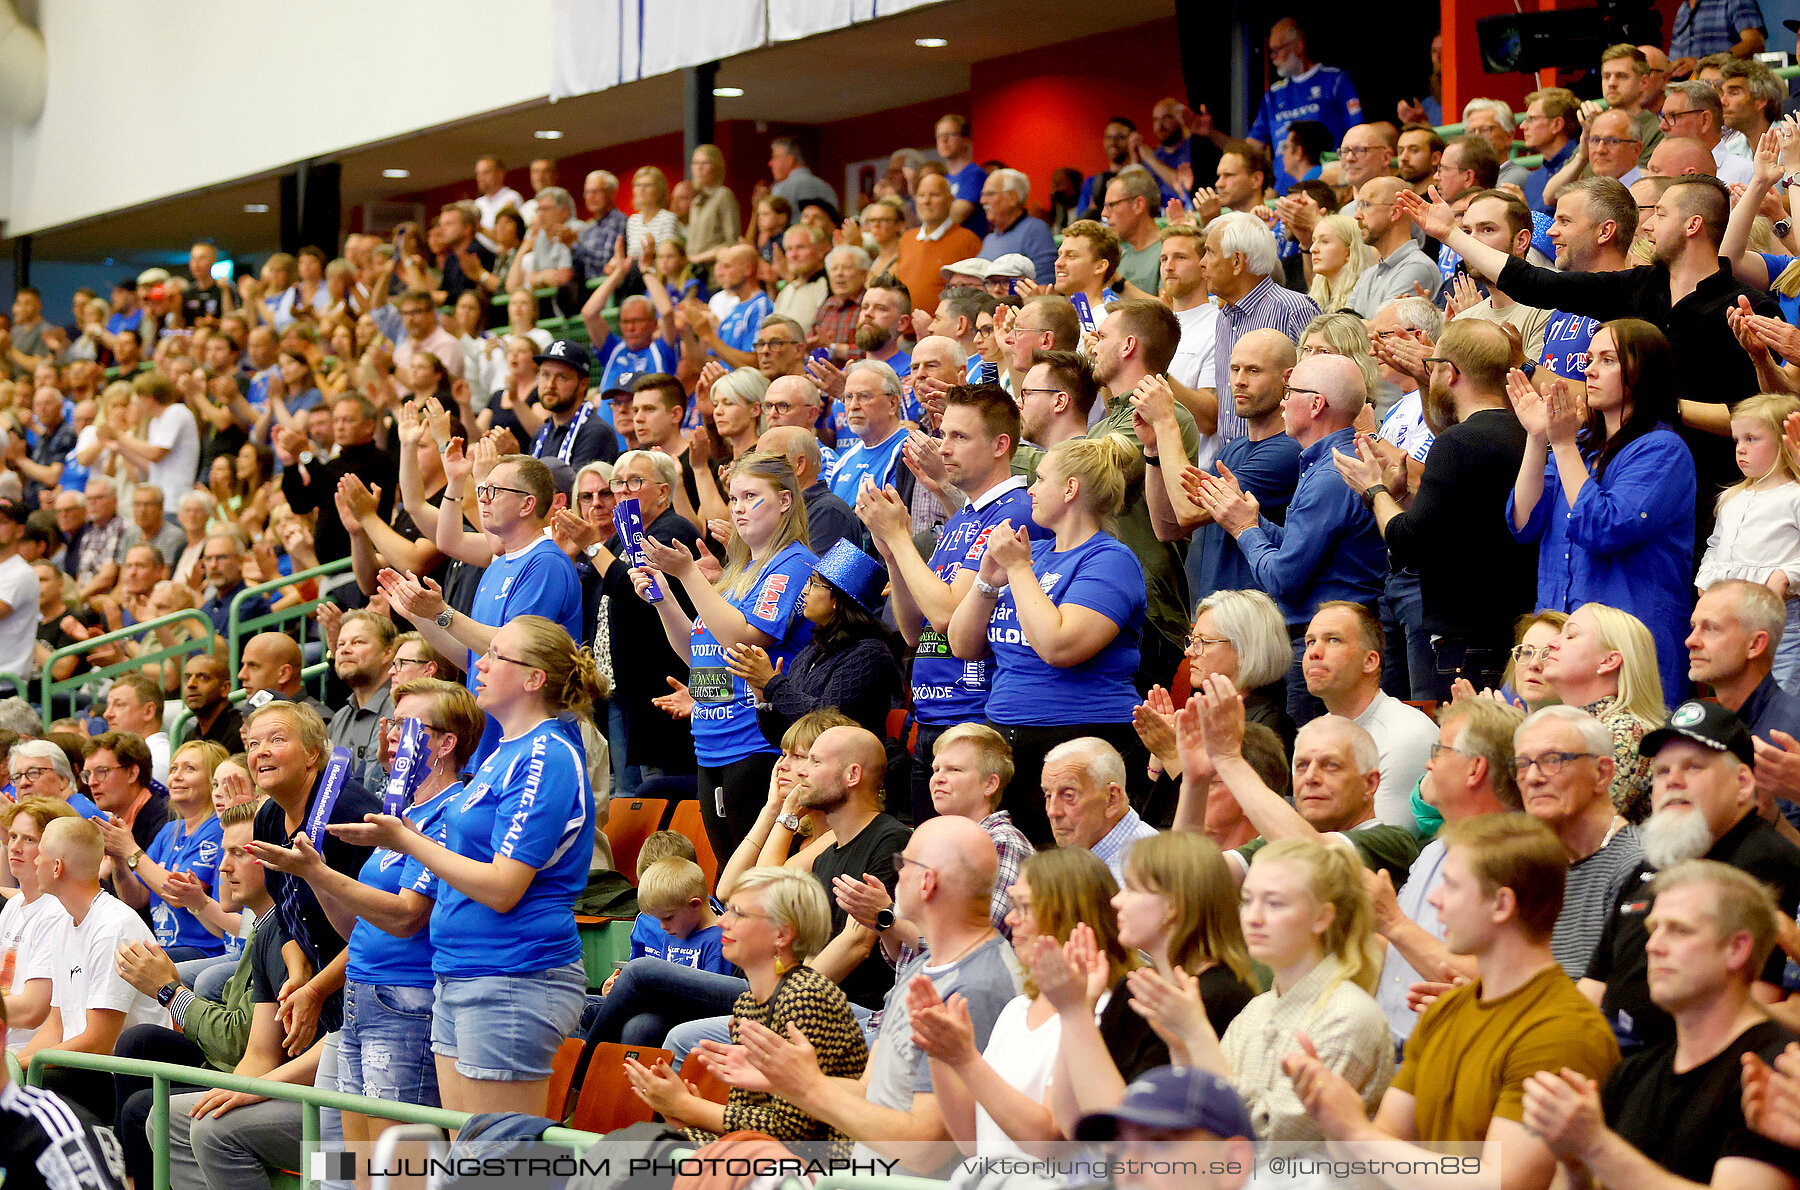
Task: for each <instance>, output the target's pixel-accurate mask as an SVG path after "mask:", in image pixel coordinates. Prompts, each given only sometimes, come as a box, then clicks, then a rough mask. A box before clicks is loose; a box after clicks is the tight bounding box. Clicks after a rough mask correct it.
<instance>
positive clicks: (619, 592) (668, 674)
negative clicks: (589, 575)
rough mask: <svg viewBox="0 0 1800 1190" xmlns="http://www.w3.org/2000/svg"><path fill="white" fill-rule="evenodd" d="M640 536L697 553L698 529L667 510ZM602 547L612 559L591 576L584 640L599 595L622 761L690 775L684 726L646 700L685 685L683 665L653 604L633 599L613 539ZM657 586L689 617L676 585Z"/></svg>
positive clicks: (690, 747) (690, 746)
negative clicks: (648, 761) (620, 717)
mask: <svg viewBox="0 0 1800 1190" xmlns="http://www.w3.org/2000/svg"><path fill="white" fill-rule="evenodd" d="M644 536H646V537H653V538H655V539H656V540H657V541H660V542H662V543H663V544H664V545H673V544H675V543H677V542H679V543H680V544H681V546H682V548H683V549H685V550H687V551H688V552H689V553H698V552H699V551H698V550H697V549H695V546H696V544H697V543H698V542H699V540H700V531H699V530H698V529H696V528H694V526H693V524H692V523H691V522H690V521H689V520H688V519H687V518H686V517H684V516H682V515H681V514H680V513H678V512H676V511H675V510H674V509H672V508H671V509H665V510H664V511H663V513H662V515H661V516H659V517H657V518H656V519H655V520H654V521H651V522H650V523H649V524H648V525H646V526H644ZM607 548H608V549H609V550H611V551H612V552H613V554H614V558H615V561H614V562H613V564H612V565H611V566H609V567H607V569H606V571H605V572H604V573H602V574H600V575H598V576H597V579H598V581H597V582H595V583H594V584H593V592H594V599H593V601H592V603H591V605H590V606H589V610H588V618H587V636H588V638H589V639H592V638H593V636H594V635H595V622H596V617H597V615H598V609H599V597H600V596H601V595H605V596H607V597H608V598H607V605H606V606H607V621H606V625H607V633H608V641H609V643H610V645H611V647H612V659H613V699H614V701H615V703H616V704H617V705H618V706H619V708H620V709H621V711H622V713H623V714H624V716H625V755H626V757H627V758H628V760H627V762H628V763H631V764H636V763H638V761H637V759H636V758H638V757H645V758H654V760H653V761H652V763H654V764H655V765H656V767H658V768H660V769H663V770H664V771H665V772H671V773H688V772H692V771H693V769H694V741H693V733H692V732H691V731H690V730H689V729H688V724H687V723H685V722H682V721H681V720H677V719H673V718H671V717H670V716H669V715H668V714H666V713H665V712H664V711H662V710H660V709H659V708H657V707H655V706H653V705H652V704H651V702H650V700H651V699H653V698H659V697H661V696H662V695H664V694H667V693H668V692H669V686H668V683H667V682H666V681H665V680H664V679H666V678H674V679H675V680H676V681H678V682H682V683H684V684H685V683H686V682H687V680H688V666H687V662H686V661H685V660H683V659H682V658H681V657H679V656H677V655H676V653H675V650H673V649H671V648H670V647H669V638H668V636H667V634H666V633H664V632H663V628H662V621H661V620H660V619H659V618H658V617H657V614H656V607H655V605H654V604H650V603H646V602H645V601H644V600H642V599H640V598H638V594H637V590H636V588H634V587H633V586H632V585H631V572H630V570H628V569H627V568H626V566H625V562H624V560H623V559H622V558H619V557H618V550H619V539H618V536H617V535H614V536H613V537H612V538H611V539H610V540H608V542H607ZM658 585H659V586H661V587H662V589H663V597H664V598H665V599H667V598H673V599H674V600H675V602H676V603H678V604H680V605H681V608H682V610H683V611H685V612H686V613H687V614H688V615H689V616H692V615H693V614H694V609H693V604H692V603H691V602H690V601H689V599H688V596H687V592H686V591H684V590H683V589H682V588H681V585H680V584H679V583H672V582H669V581H667V580H663V581H662V582H660V583H659V584H658Z"/></svg>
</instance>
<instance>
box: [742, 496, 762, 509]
mask: <svg viewBox="0 0 1800 1190" xmlns="http://www.w3.org/2000/svg"><path fill="white" fill-rule="evenodd" d="M763 504H764V498H763V497H761V496H758V497H757V498H756V503H755V504H752V505H751V506H750V507H749V508H746V509H745V510H744V511H745V512H755V511H756V510H757V509H759V508H761V507H762V506H763Z"/></svg>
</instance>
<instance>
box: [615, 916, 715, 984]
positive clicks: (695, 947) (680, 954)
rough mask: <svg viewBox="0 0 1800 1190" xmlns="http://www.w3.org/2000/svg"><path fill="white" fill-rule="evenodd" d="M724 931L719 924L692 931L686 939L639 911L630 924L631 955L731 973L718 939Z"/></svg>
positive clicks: (699, 969) (698, 968)
mask: <svg viewBox="0 0 1800 1190" xmlns="http://www.w3.org/2000/svg"><path fill="white" fill-rule="evenodd" d="M724 934H725V931H724V930H722V929H720V928H719V927H718V926H706V927H704V928H703V929H698V930H695V931H694V932H693V933H691V934H689V935H688V936H687V937H685V938H677V937H676V936H675V935H673V934H671V933H669V932H668V931H667V930H665V929H663V928H662V926H660V925H658V924H657V922H656V919H655V918H654V917H652V916H650V915H649V914H648V913H640V914H638V915H637V920H636V921H635V922H633V923H631V957H632V958H634V959H642V958H652V959H666V960H668V961H669V962H671V963H674V964H675V965H676V966H678V967H692V968H694V969H695V970H696V971H711V972H712V973H713V974H715V975H730V974H731V972H732V970H733V968H732V965H731V960H730V959H727V958H726V957H725V952H724V950H723V948H722V944H721V942H720V939H721V938H723V937H724Z"/></svg>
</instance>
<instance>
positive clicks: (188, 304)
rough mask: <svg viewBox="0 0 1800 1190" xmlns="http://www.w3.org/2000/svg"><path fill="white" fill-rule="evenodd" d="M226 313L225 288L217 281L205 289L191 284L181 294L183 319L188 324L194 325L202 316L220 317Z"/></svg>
mask: <svg viewBox="0 0 1800 1190" xmlns="http://www.w3.org/2000/svg"><path fill="white" fill-rule="evenodd" d="M224 313H225V297H224V290H223V288H221V286H220V285H219V283H218V282H217V281H214V282H213V283H212V284H211V285H208V286H207V287H206V288H205V289H201V288H200V287H199V286H198V285H190V286H188V287H187V289H186V291H185V292H183V293H182V295H181V320H182V321H183V322H184V323H186V324H187V325H188V326H193V325H194V324H195V323H197V322H198V321H199V320H200V319H202V318H219V317H221V316H223V315H224Z"/></svg>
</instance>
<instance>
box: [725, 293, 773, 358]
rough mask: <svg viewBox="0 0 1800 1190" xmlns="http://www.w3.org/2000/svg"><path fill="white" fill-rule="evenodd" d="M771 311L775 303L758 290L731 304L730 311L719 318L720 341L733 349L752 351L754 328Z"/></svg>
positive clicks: (754, 339)
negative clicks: (733, 304) (735, 303)
mask: <svg viewBox="0 0 1800 1190" xmlns="http://www.w3.org/2000/svg"><path fill="white" fill-rule="evenodd" d="M773 313H775V303H774V302H773V301H770V300H769V295H768V294H766V293H763V292H762V291H760V290H758V291H757V292H756V293H755V294H754V295H752V296H750V297H748V298H745V299H744V300H743V301H741V302H739V303H738V304H737V305H735V306H733V307H732V308H731V313H729V314H727V315H726V316H725V317H724V318H721V319H720V320H719V339H720V341H721V342H723V343H724V344H725V345H726V346H727V347H729V348H731V349H732V350H733V351H751V352H753V351H754V350H755V349H754V348H753V347H751V344H752V343H755V342H756V328H757V327H759V326H761V325H762V320H763V319H765V318H767V317H768V316H769V315H771V314H773ZM714 358H717V357H714Z"/></svg>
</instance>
